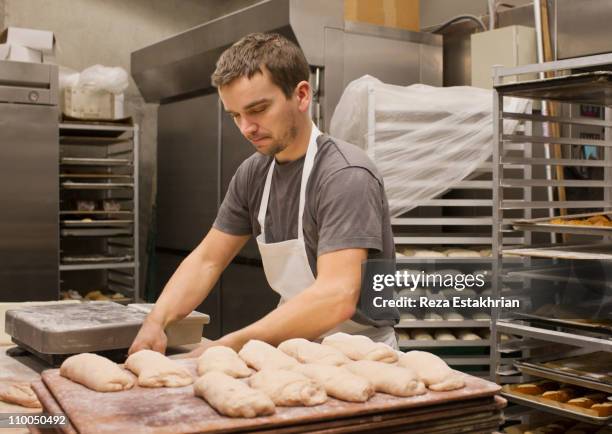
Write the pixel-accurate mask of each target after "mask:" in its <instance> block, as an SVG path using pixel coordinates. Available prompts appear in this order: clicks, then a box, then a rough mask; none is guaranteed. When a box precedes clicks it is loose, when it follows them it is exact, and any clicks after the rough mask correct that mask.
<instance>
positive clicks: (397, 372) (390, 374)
mask: <svg viewBox="0 0 612 434" xmlns="http://www.w3.org/2000/svg"><path fill="white" fill-rule="evenodd" d="M346 369H348V370H349V371H351V372H352V373H353V374H355V375H359V376H360V377H362V378H365V379H367V380H368V381H369V382H370V383H372V385H373V386H374V389H375V390H376V391H377V392H383V393H388V394H389V395H394V396H414V395H422V394H424V393H425V392H427V389H426V388H425V385H424V384H423V383H422V382H421V381H420V380H419V379H418V378H417V376H416V374H415V373H414V371H412V370H411V369H409V368H402V367H399V366H395V365H390V364H388V363H382V362H373V361H371V360H360V361H358V362H351V363H349V364H348V365H346Z"/></svg>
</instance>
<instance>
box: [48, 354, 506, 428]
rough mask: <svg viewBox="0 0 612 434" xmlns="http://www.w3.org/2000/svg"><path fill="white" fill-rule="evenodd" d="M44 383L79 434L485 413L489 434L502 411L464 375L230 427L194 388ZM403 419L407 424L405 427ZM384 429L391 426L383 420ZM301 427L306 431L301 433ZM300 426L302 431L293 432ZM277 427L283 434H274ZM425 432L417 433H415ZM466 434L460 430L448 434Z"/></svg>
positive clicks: (53, 377)
mask: <svg viewBox="0 0 612 434" xmlns="http://www.w3.org/2000/svg"><path fill="white" fill-rule="evenodd" d="M179 362H180V363H183V364H184V365H185V366H187V367H188V368H189V369H191V371H192V372H193V374H194V375H195V361H194V360H179ZM462 375H464V374H462ZM42 379H43V381H44V384H45V386H46V387H47V388H48V389H49V391H50V392H51V394H52V395H53V397H54V399H55V400H56V401H57V403H58V404H59V406H61V408H62V409H63V410H64V412H65V413H67V415H68V417H69V418H70V420H71V422H72V424H73V425H74V427H75V428H76V429H77V430H78V432H80V433H82V434H85V433H87V434H94V433H95V434H102V433H113V434H116V433H124V432H126V433H127V432H129V433H138V432H143V433H144V432H146V433H169V432H177V433H178V432H181V433H182V432H201V433H211V432H222V433H230V432H254V431H255V430H263V431H262V432H266V431H267V430H273V432H287V433H289V432H313V429H311V428H312V426H311V424H316V423H324V422H327V423H329V422H330V421H333V422H334V423H336V422H338V421H340V420H344V422H343V426H345V427H348V426H350V427H352V428H351V429H350V430H348V431H342V430H340V431H333V432H334V433H336V432H338V433H340V432H347V433H348V432H356V431H355V428H356V425H360V424H364V423H366V422H368V423H374V422H376V423H382V422H384V420H383V419H382V418H381V417H382V416H383V415H384V416H388V417H386V418H385V420H386V419H398V418H399V419H402V421H401V423H402V424H405V423H407V422H411V421H414V422H415V423H416V422H417V421H419V420H420V419H418V418H416V419H415V417H416V416H417V415H418V414H421V417H422V418H424V419H423V420H422V421H423V422H425V421H428V422H427V423H426V424H425V425H424V426H427V427H428V426H429V425H430V424H431V423H432V421H435V420H438V419H440V418H441V417H442V416H443V414H445V413H449V415H450V413H452V415H451V419H450V420H452V421H455V419H456V418H457V417H462V416H466V417H467V416H470V417H474V416H476V415H477V414H481V413H483V412H484V413H488V419H487V418H485V419H486V420H485V421H484V422H483V424H484V425H486V427H484V428H483V429H482V431H483V432H491V430H489V431H487V429H489V425H491V426H492V425H495V424H499V409H497V410H495V409H493V408H489V410H486V403H487V402H488V403H489V404H490V403H491V402H493V399H492V398H491V397H492V396H494V395H495V394H496V393H497V392H499V391H500V390H501V388H500V387H499V386H498V385H496V384H494V383H491V382H489V381H486V380H482V379H480V378H476V377H472V376H468V375H465V381H466V387H464V388H463V389H459V390H455V391H451V392H431V391H430V392H428V393H427V394H425V395H422V396H417V397H411V398H397V397H393V396H390V395H386V394H381V393H378V394H376V395H375V396H374V397H372V398H371V399H370V400H369V401H368V402H366V403H363V404H361V403H349V402H344V401H339V400H336V399H332V398H330V399H329V400H328V402H327V403H325V404H323V405H320V406H316V407H277V411H276V414H274V415H272V416H266V417H258V418H253V419H234V418H228V417H225V416H221V415H219V414H218V413H217V412H216V411H215V410H213V409H212V408H211V407H210V406H209V405H208V404H207V403H206V402H205V401H204V400H203V399H201V398H198V397H196V396H194V395H193V388H192V386H186V387H180V388H161V389H148V388H141V387H138V386H136V387H134V388H132V389H130V390H127V391H123V392H114V393H100V392H94V391H92V390H89V389H87V388H86V387H84V386H81V385H79V384H76V383H73V382H72V381H70V380H68V379H66V378H63V377H61V376H60V375H59V370H57V369H51V370H47V371H44V372H43V373H42ZM478 398H481V399H478ZM475 401H478V403H477V405H474V404H476V402H475ZM432 406H435V407H432ZM466 406H468V407H472V411H468V409H467V408H466ZM425 407H427V408H425ZM438 413H439V414H438ZM407 416H410V418H409V419H405V418H406V417H407ZM480 416H482V414H481V415H480ZM387 423H390V422H389V421H388V420H387ZM470 423H471V422H470ZM304 425H307V426H309V428H308V429H305V428H304V427H303V426H304ZM298 426H299V427H302V428H301V429H297V427H298ZM466 426H467V425H466ZM495 426H498V425H495ZM281 427H282V428H283V429H282V431H279V429H281ZM427 431H428V430H425V429H424V428H421V429H420V431H419V430H416V431H415V432H427ZM467 431H469V429H468V430H467ZM467 431H464V430H463V429H462V430H455V431H452V430H450V431H448V432H449V433H454V432H467ZM257 432H259V431H257ZM317 432H318V431H317ZM321 432H327V431H321ZM330 432H331V431H330ZM378 432H380V431H378ZM433 432H444V431H433Z"/></svg>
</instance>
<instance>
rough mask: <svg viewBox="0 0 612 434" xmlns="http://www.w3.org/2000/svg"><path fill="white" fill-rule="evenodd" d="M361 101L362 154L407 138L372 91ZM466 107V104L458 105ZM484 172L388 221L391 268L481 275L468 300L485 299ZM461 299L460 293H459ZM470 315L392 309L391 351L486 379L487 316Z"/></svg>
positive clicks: (488, 170)
mask: <svg viewBox="0 0 612 434" xmlns="http://www.w3.org/2000/svg"><path fill="white" fill-rule="evenodd" d="M368 96H369V100H368V119H369V122H368V134H367V137H368V148H373V147H375V146H376V141H377V138H378V137H379V136H381V138H382V139H384V138H388V137H389V136H390V135H391V136H399V135H402V134H404V133H406V132H407V131H408V128H410V124H407V125H406V124H403V123H402V122H401V121H400V120H398V119H397V111H395V110H394V111H391V112H389V113H387V112H386V111H385V110H384V108H383V109H381V108H377V107H376V92H375V89H370V91H369V93H368ZM466 104H469V102H467V101H466ZM522 127H524V124H522ZM512 148H513V149H514V150H515V152H516V156H517V157H523V149H524V145H523V144H521V143H516V144H513V145H512ZM492 170H493V169H492V163H491V159H490V158H489V159H488V160H487V161H485V162H483V163H482V164H481V165H479V166H478V167H477V168H476V169H475V170H474V171H473V172H472V173H471V174H470V175H469V176H467V177H466V178H465V179H464V180H462V181H460V182H458V183H457V184H455V185H452V186H449V189H448V190H447V191H446V192H445V193H444V194H442V195H440V196H438V197H436V198H433V199H430V200H427V201H424V202H422V203H420V204H419V206H418V207H416V208H414V209H413V210H411V211H409V212H407V213H405V214H403V215H402V216H400V217H398V218H392V219H391V224H392V227H393V233H394V243H395V246H396V253H397V259H398V268H403V269H406V268H408V269H413V270H415V271H425V272H426V273H433V272H444V271H450V272H453V273H456V272H457V271H463V272H465V273H468V272H483V273H484V274H485V275H486V276H487V281H488V282H487V285H486V286H485V287H484V291H485V292H484V293H482V294H480V293H476V294H472V295H470V296H472V297H473V296H477V295H483V296H486V295H492V292H491V291H492V290H491V287H490V284H491V283H490V277H491V276H492V269H493V267H492V264H493V257H492V255H491V254H490V251H491V248H492V239H493V232H492V229H493V220H492V213H493V199H492V197H493V196H492V190H493V175H492ZM517 170H518V171H519V172H521V176H522V169H520V168H519V169H514V171H517ZM523 242H524V239H523V237H522V236H517V237H514V238H509V239H506V243H511V244H513V245H516V244H522V243H523ZM406 249H410V250H413V251H417V252H418V251H419V250H424V251H428V252H430V253H431V254H432V255H435V257H434V256H429V257H428V256H427V255H426V254H424V252H418V253H417V256H414V255H413V256H406V255H405V254H404V253H405V252H406ZM448 249H458V251H457V252H455V253H454V255H455V256H453V257H449V256H444V255H441V254H440V252H441V251H445V250H446V251H447V250H448ZM462 251H463V252H464V254H462V253H461V252H462ZM487 251H488V252H487ZM475 252H482V253H483V256H480V254H479V253H476V254H474V253H475ZM419 255H423V256H419ZM458 269H459V270H458ZM423 291H424V294H423V295H427V296H428V297H430V298H436V297H439V296H440V294H441V291H439V290H438V289H435V288H434V289H432V288H428V289H423ZM481 292H482V291H481ZM464 294H467V291H466V292H465V293H464ZM402 295H408V296H411V295H412V296H414V295H415V294H405V293H404V292H402V291H398V293H397V296H402ZM456 295H461V294H460V293H457V294H456ZM442 296H447V294H443V295H442ZM473 313H474V312H473V311H471V310H468V309H465V310H461V311H457V312H449V310H448V309H428V310H427V311H423V310H422V309H409V308H406V309H401V308H400V315H401V317H400V318H401V319H400V322H399V324H397V325H396V332H397V333H398V345H399V347H400V349H401V350H402V351H408V350H413V349H422V350H426V351H431V352H434V353H436V354H438V355H439V356H440V357H442V358H443V359H444V360H445V361H446V362H447V363H448V364H449V365H450V366H452V367H453V368H455V369H457V370H460V371H464V372H467V373H469V374H472V375H477V376H481V377H489V374H490V362H491V357H490V323H491V321H490V311H484V312H478V313H477V315H476V317H474V315H473ZM457 314H458V315H457ZM447 315H450V316H447Z"/></svg>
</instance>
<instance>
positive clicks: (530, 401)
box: [502, 384, 612, 425]
mask: <svg viewBox="0 0 612 434" xmlns="http://www.w3.org/2000/svg"><path fill="white" fill-rule="evenodd" d="M502 396H505V397H509V398H512V400H513V401H515V402H518V403H520V404H523V405H527V406H529V407H535V408H539V409H542V410H544V411H549V412H553V413H556V414H559V415H563V416H567V417H571V418H572V419H578V420H581V421H584V422H588V423H594V424H597V425H604V424H607V423H609V422H610V421H611V420H612V416H607V417H600V416H593V415H592V414H591V413H594V411H593V410H591V411H590V412H589V411H588V410H589V409H584V408H581V407H577V406H573V405H568V404H564V403H562V402H557V401H553V400H552V399H543V398H540V397H539V396H534V395H526V394H524V393H518V392H516V391H515V390H513V387H512V386H511V385H509V384H506V385H505V386H503V387H502Z"/></svg>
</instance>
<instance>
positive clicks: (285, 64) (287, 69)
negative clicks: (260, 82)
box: [211, 33, 310, 98]
mask: <svg viewBox="0 0 612 434" xmlns="http://www.w3.org/2000/svg"><path fill="white" fill-rule="evenodd" d="M262 65H263V66H265V67H266V69H267V70H268V71H270V75H271V77H272V82H273V83H274V84H275V85H277V86H278V87H280V88H281V90H282V91H283V93H284V94H285V97H287V98H290V97H291V95H292V94H293V91H294V90H295V88H296V86H297V85H298V83H299V82H300V81H303V80H305V81H308V78H309V76H310V68H309V67H308V62H307V61H306V57H305V56H304V53H303V52H302V50H301V49H300V48H299V47H298V46H297V45H296V44H294V43H293V42H291V41H290V40H288V39H287V38H285V37H283V36H281V35H279V34H277V33H251V34H249V35H246V36H244V37H243V38H241V39H240V40H239V41H238V42H236V43H235V44H234V45H232V46H231V47H229V48H228V49H227V50H225V51H224V52H223V53H222V54H221V56H220V57H219V60H217V67H216V69H215V72H214V73H213V74H212V77H211V80H212V85H213V86H215V87H217V88H219V87H222V86H224V85H226V84H229V83H231V82H232V81H233V80H235V79H237V78H239V77H244V76H246V77H248V78H251V77H252V76H254V75H255V74H257V73H260V74H261V73H262V70H261V66H262Z"/></svg>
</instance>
